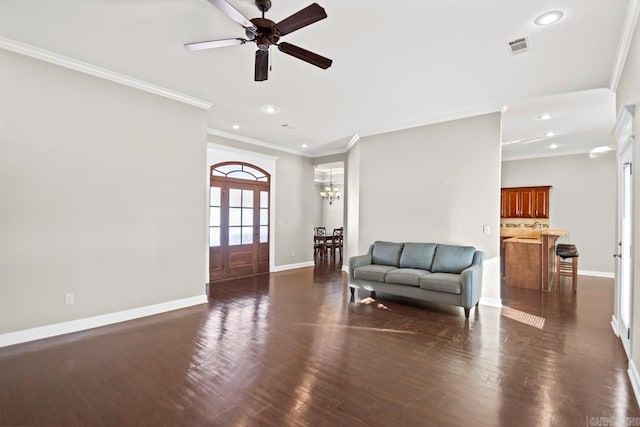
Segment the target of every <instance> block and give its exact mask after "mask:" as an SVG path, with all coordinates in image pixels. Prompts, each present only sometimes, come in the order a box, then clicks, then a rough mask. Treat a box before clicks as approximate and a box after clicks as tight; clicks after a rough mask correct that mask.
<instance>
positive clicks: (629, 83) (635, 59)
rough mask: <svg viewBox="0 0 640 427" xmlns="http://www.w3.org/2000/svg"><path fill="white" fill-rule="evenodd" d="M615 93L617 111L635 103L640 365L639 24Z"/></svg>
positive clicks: (634, 340)
mask: <svg viewBox="0 0 640 427" xmlns="http://www.w3.org/2000/svg"><path fill="white" fill-rule="evenodd" d="M616 95H617V101H616V102H617V106H618V111H620V108H621V107H622V106H626V105H635V109H636V111H635V118H634V121H633V128H634V133H635V135H636V140H635V143H634V144H635V145H634V153H633V163H634V164H635V165H636V167H635V168H634V174H633V175H634V179H633V185H634V194H633V197H634V207H633V218H634V221H635V225H634V235H633V243H632V245H633V247H634V248H636V249H635V252H634V254H633V276H634V286H633V320H632V326H631V331H632V332H631V333H632V336H631V344H632V349H631V356H632V359H633V362H634V365H635V366H636V367H640V249H637V248H640V173H637V171H638V167H637V166H638V165H640V146H639V144H638V139H639V137H638V135H639V134H640V26H636V29H635V33H634V35H633V40H632V42H631V46H630V47H629V54H628V56H627V60H626V62H625V65H624V70H623V73H622V77H621V78H620V83H619V85H618V88H617V91H616ZM636 380H638V379H636ZM637 385H640V384H637ZM636 397H638V392H636Z"/></svg>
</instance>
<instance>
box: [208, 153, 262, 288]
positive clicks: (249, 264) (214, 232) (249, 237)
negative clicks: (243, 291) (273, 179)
mask: <svg viewBox="0 0 640 427" xmlns="http://www.w3.org/2000/svg"><path fill="white" fill-rule="evenodd" d="M210 184H211V185H210V200H209V281H210V282H216V281H220V280H226V279H232V278H235V277H244V276H251V275H254V274H259V273H267V272H269V174H267V173H266V172H264V171H263V170H262V169H260V168H258V167H256V166H253V165H249V164H246V163H235V162H234V163H230V162H225V163H220V164H217V165H213V166H211V175H210Z"/></svg>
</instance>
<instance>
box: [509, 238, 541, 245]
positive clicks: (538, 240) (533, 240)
mask: <svg viewBox="0 0 640 427" xmlns="http://www.w3.org/2000/svg"><path fill="white" fill-rule="evenodd" d="M504 242H505V243H534V244H537V245H541V244H542V239H541V238H540V237H537V238H536V237H511V238H509V239H505V241H504Z"/></svg>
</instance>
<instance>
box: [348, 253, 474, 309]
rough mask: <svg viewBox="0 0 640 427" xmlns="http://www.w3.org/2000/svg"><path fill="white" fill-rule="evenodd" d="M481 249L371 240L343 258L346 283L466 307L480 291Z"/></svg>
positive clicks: (369, 289)
mask: <svg viewBox="0 0 640 427" xmlns="http://www.w3.org/2000/svg"><path fill="white" fill-rule="evenodd" d="M483 259H484V253H483V252H481V251H477V250H476V249H475V248H474V247H472V246H452V245H442V244H436V243H392V242H375V243H374V244H373V245H371V246H370V247H369V252H368V253H366V254H365V255H358V256H354V257H351V258H350V259H349V287H350V288H351V295H353V294H354V292H355V289H356V288H360V289H365V290H368V291H371V292H372V295H375V292H376V291H379V292H384V293H387V294H393V295H400V296H403V297H408V298H415V299H419V300H424V301H430V302H435V303H440V304H449V305H455V306H459V307H462V308H464V315H465V317H467V318H468V317H469V310H470V309H471V307H473V306H474V305H475V306H476V307H477V305H478V301H479V300H480V294H481V293H482V261H483Z"/></svg>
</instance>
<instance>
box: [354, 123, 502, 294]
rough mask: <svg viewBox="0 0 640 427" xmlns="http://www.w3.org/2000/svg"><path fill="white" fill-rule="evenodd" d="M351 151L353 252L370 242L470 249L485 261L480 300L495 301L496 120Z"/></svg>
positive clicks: (368, 142) (367, 142) (415, 132)
mask: <svg viewBox="0 0 640 427" xmlns="http://www.w3.org/2000/svg"><path fill="white" fill-rule="evenodd" d="M357 145H358V146H359V150H360V152H359V161H358V162H357V163H358V165H357V169H356V170H357V172H356V170H354V169H353V168H352V167H351V164H350V171H351V172H350V173H349V175H350V176H349V179H350V180H351V179H354V180H355V179H358V180H359V193H358V194H359V199H360V200H359V218H358V223H359V243H358V252H359V253H363V252H365V251H366V250H367V248H368V247H369V245H370V244H371V243H372V242H374V241H375V240H389V241H395V242H436V243H450V244H461V245H471V246H475V247H476V248H478V249H480V250H482V251H484V252H485V253H486V259H487V262H486V263H485V267H486V269H485V270H486V271H485V273H486V274H485V280H484V289H483V296H485V297H489V298H499V297H500V287H499V269H498V268H497V267H498V266H499V255H500V249H499V225H500V206H499V205H500V114H499V113H494V114H487V115H482V116H476V117H471V118H467V119H461V120H455V121H450V122H446V123H439V124H435V125H431V126H424V127H419V128H413V129H407V130H403V131H398V132H391V133H387V134H382V135H376V136H370V137H365V138H361V139H360V141H359V142H358V144H357ZM353 161H354V162H356V161H357V159H356V156H354V159H353ZM350 163H351V158H350ZM352 173H353V174H354V177H352V176H351V175H352ZM349 185H350V186H351V185H352V184H351V182H350V184H349ZM349 208H351V204H349ZM350 219H351V215H350ZM349 225H350V226H351V225H352V224H351V221H350V222H349ZM483 225H489V226H490V228H491V233H490V234H488V235H487V234H483V232H482V227H483Z"/></svg>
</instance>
